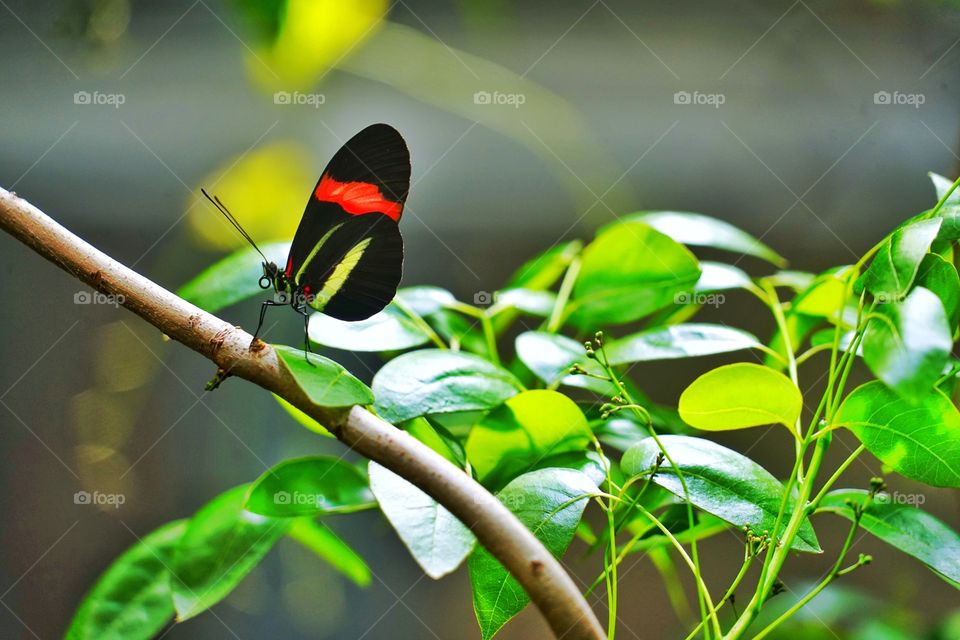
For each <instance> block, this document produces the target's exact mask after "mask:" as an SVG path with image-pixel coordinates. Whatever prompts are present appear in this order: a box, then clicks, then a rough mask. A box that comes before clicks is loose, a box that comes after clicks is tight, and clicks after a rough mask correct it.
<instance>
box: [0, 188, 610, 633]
mask: <svg viewBox="0 0 960 640" xmlns="http://www.w3.org/2000/svg"><path fill="white" fill-rule="evenodd" d="M0 227H2V228H3V229H4V230H5V231H6V232H8V233H9V234H10V235H12V236H14V237H15V238H17V239H18V240H20V241H21V242H23V243H24V244H26V245H28V246H29V247H31V248H32V249H33V250H34V251H36V252H37V253H39V254H40V255H41V256H43V257H44V258H46V259H47V260H50V261H51V262H53V263H54V264H56V265H57V266H59V267H60V268H61V269H63V270H64V271H66V272H68V273H70V274H72V275H74V276H75V277H77V278H78V279H80V280H81V281H83V282H85V283H87V284H88V285H90V286H91V287H93V288H95V289H97V290H99V291H101V292H103V293H106V294H111V295H115V296H118V299H121V300H123V301H124V302H123V305H124V306H125V307H126V308H127V309H129V310H130V311H133V312H134V313H135V314H137V315H138V316H140V317H141V318H143V319H144V320H146V321H147V322H149V323H150V324H152V325H153V326H154V327H156V328H157V329H159V330H160V331H162V332H163V333H164V334H166V335H168V336H169V337H171V338H173V339H174V340H176V341H178V342H180V343H182V344H183V345H185V346H187V347H189V348H190V349H193V350H194V351H196V352H197V353H199V354H201V355H203V356H205V357H206V358H208V359H210V360H211V361H213V362H214V363H215V364H216V365H217V366H218V367H219V368H221V369H224V370H226V371H229V372H230V374H231V375H233V376H237V377H240V378H244V379H246V380H249V381H250V382H252V383H254V384H256V385H258V386H260V387H263V388H264V389H266V390H268V391H272V392H273V393H275V394H277V395H278V396H280V397H282V398H284V399H286V400H287V401H288V402H290V403H291V404H293V405H294V406H296V407H298V408H299V409H301V410H302V411H304V412H305V413H307V414H308V415H310V416H311V417H313V418H314V419H316V420H317V421H319V422H320V423H321V424H323V425H324V426H326V427H327V428H328V429H329V430H330V431H331V432H332V433H333V434H334V435H335V436H336V437H337V438H338V439H340V441H342V442H343V443H344V444H346V445H347V446H348V447H350V448H352V449H353V450H355V451H357V452H359V453H360V454H362V455H363V456H365V457H367V458H369V459H371V460H374V461H376V462H378V463H379V464H381V465H383V466H384V467H386V468H388V469H390V470H391V471H393V472H394V473H397V474H398V475H400V476H402V477H404V478H406V479H407V480H409V481H410V482H412V483H413V484H415V485H416V486H417V487H419V488H420V489H421V490H422V491H424V492H426V493H428V494H429V495H430V496H432V497H433V498H434V499H435V500H437V502H439V503H440V504H442V505H443V506H444V507H446V508H447V509H448V510H449V511H450V512H451V513H453V514H454V515H455V516H457V518H459V519H460V520H461V522H463V523H464V524H465V525H466V526H468V527H469V528H470V530H471V531H473V533H474V534H475V535H476V536H477V539H478V540H479V541H480V543H481V544H483V546H485V547H486V548H487V549H488V550H489V551H490V553H492V554H493V555H494V556H495V557H496V558H497V559H498V560H499V561H500V562H501V563H502V564H503V566H504V567H506V569H507V570H508V571H510V573H511V574H513V576H514V577H515V578H516V579H517V580H518V581H519V582H520V584H521V585H522V586H523V588H524V589H525V590H526V592H527V593H528V594H529V595H530V598H531V600H532V601H533V602H534V604H536V606H537V608H538V609H539V610H540V612H541V613H542V614H543V616H544V617H545V618H546V620H547V623H548V624H549V625H550V628H551V629H552V630H553V632H554V634H555V635H556V636H557V637H558V638H559V637H562V638H567V639H571V640H580V639H583V640H600V639H602V638H605V637H606V634H605V633H604V631H603V629H602V628H601V627H600V623H599V622H598V621H597V618H596V616H595V615H594V613H593V611H592V610H591V609H590V606H589V605H588V604H587V602H586V600H585V599H584V598H583V596H582V595H581V593H580V591H579V589H577V586H576V585H575V584H574V582H573V580H572V579H571V578H570V576H569V575H568V574H567V573H566V572H565V571H564V569H563V567H562V566H561V565H560V563H559V562H558V561H557V560H556V559H555V558H554V557H553V556H552V555H551V554H550V552H549V551H547V550H546V549H545V548H544V546H543V545H542V544H541V543H540V542H539V541H538V540H537V539H536V538H535V537H534V536H533V534H532V533H531V532H530V531H529V530H528V529H527V528H526V527H524V526H523V524H521V523H520V521H519V520H517V518H516V517H515V516H514V515H513V514H512V513H511V512H510V511H509V510H508V509H507V508H506V507H504V506H503V504H501V503H500V502H499V501H498V500H497V499H496V498H495V497H494V496H493V495H491V494H490V493H489V492H487V491H486V490H485V489H484V488H483V487H481V486H480V485H479V484H477V483H476V482H475V481H474V480H473V479H471V478H470V477H469V476H468V475H467V474H466V473H464V472H463V471H462V470H460V469H458V468H457V467H455V466H454V465H452V464H451V463H449V462H448V461H447V460H445V459H444V458H443V457H442V456H440V455H439V454H437V453H435V452H434V451H433V450H432V449H430V448H429V447H427V446H425V445H424V444H422V443H421V442H420V441H418V440H416V439H415V438H413V437H412V436H410V435H408V434H407V433H406V432H404V431H402V430H400V429H397V428H396V427H394V426H393V425H391V424H388V423H386V422H384V421H383V420H381V419H380V418H378V417H377V416H375V415H373V414H372V413H370V412H369V411H367V410H366V409H364V408H363V407H359V406H355V407H351V408H347V409H329V408H323V407H317V406H315V405H313V404H312V403H311V402H310V401H309V400H308V399H307V398H306V396H305V395H304V394H303V392H302V391H301V390H300V388H299V386H298V385H297V384H296V382H295V381H294V380H293V378H292V377H291V375H290V374H289V372H287V370H286V368H284V367H283V366H282V365H281V364H280V362H279V361H278V359H277V355H276V352H275V351H274V350H273V349H272V348H270V347H269V346H266V347H264V348H263V349H262V350H260V351H256V352H252V351H250V350H249V349H248V346H249V345H250V340H251V336H250V334H248V333H247V332H245V331H243V330H242V329H239V328H237V327H234V326H232V325H230V324H228V323H226V322H224V321H223V320H221V319H219V318H217V317H215V316H213V315H211V314H209V313H206V312H205V311H203V310H201V309H199V308H197V307H195V306H194V305H192V304H190V303H188V302H187V301H186V300H183V299H182V298H180V297H178V296H176V295H174V294H173V293H171V292H169V291H167V290H166V289H164V288H163V287H161V286H159V285H158V284H156V283H154V282H152V281H151V280H149V279H147V278H145V277H144V276H142V275H140V274H139V273H136V272H134V271H132V270H131V269H128V268H127V267H125V266H124V265H122V264H120V263H119V262H117V261H116V260H114V259H113V258H111V257H110V256H108V255H106V254H105V253H103V252H101V251H99V250H97V249H96V248H94V247H93V246H91V245H90V244H88V243H87V242H85V241H84V240H82V239H81V238H79V237H77V236H75V235H74V234H72V233H70V232H69V231H68V230H67V229H65V228H63V227H62V226H60V225H59V224H58V223H57V222H56V221H54V220H53V219H52V218H50V217H49V216H47V215H46V214H44V213H43V212H42V211H40V210H39V209H37V208H36V207H34V206H33V205H31V204H30V203H29V202H27V201H25V200H23V199H22V198H20V197H18V196H16V195H15V194H13V193H11V192H9V191H6V190H5V189H3V188H0ZM119 296H123V297H122V298H119Z"/></svg>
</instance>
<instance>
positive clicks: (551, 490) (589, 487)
mask: <svg viewBox="0 0 960 640" xmlns="http://www.w3.org/2000/svg"><path fill="white" fill-rule="evenodd" d="M597 491H598V489H597V486H596V485H595V484H594V483H593V482H592V481H591V480H590V479H589V478H588V477H587V476H586V475H584V474H583V473H580V472H579V471H573V470H571V469H541V470H539V471H532V472H530V473H527V474H524V475H522V476H520V477H519V478H516V479H515V480H514V481H513V482H511V483H510V484H508V485H507V486H506V487H504V489H503V490H502V491H501V492H500V493H499V494H498V495H497V497H498V498H499V499H500V501H501V502H503V503H504V504H505V505H506V506H507V508H508V509H510V510H511V511H512V512H513V513H514V514H516V516H517V518H518V519H519V520H520V522H522V523H523V524H524V525H526V527H527V528H528V529H530V530H531V531H533V533H534V535H535V536H536V537H537V538H538V539H539V540H540V541H541V542H542V543H543V544H544V546H545V547H546V548H547V549H548V550H549V551H550V553H552V554H553V555H554V556H556V557H560V556H562V555H563V553H564V551H566V549H567V547H568V546H569V545H570V542H571V540H573V535H574V533H575V532H576V529H577V525H578V524H579V522H580V518H581V516H582V515H583V510H584V509H585V508H586V506H587V502H588V500H589V498H588V496H590V495H593V494H595V493H596V492H597ZM469 565H470V582H471V585H472V586H473V609H474V612H475V613H476V614H477V621H478V622H479V623H480V633H481V636H482V637H483V639H484V640H489V639H490V638H492V637H493V636H494V634H496V633H497V631H499V630H500V629H501V628H502V627H503V625H505V624H506V623H507V622H509V621H510V619H511V618H512V617H513V616H515V615H517V614H518V613H520V611H522V610H523V608H524V607H526V606H527V604H528V603H529V602H530V597H529V596H527V593H526V592H525V591H524V590H523V587H521V586H520V584H519V583H518V582H517V581H516V579H515V578H514V577H513V576H511V575H510V574H509V573H508V572H507V570H506V569H504V568H503V565H501V564H500V563H499V562H498V561H497V560H496V558H494V557H493V556H492V555H490V552H489V551H487V550H486V549H485V548H483V547H482V546H478V547H477V548H476V550H475V551H474V552H473V554H472V555H471V556H470V562H469Z"/></svg>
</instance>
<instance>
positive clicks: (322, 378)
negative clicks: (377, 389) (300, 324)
mask: <svg viewBox="0 0 960 640" xmlns="http://www.w3.org/2000/svg"><path fill="white" fill-rule="evenodd" d="M273 348H274V349H276V351H277V355H278V356H279V357H280V361H281V362H282V363H283V364H284V366H286V368H287V370H288V371H289V372H290V374H291V375H292V376H293V378H294V380H296V381H297V384H298V385H300V388H301V389H302V390H303V392H304V393H305V394H306V395H307V397H308V398H309V399H310V401H311V402H313V403H314V404H316V405H318V406H321V407H349V406H351V405H355V404H360V405H367V404H371V403H373V392H372V391H370V389H369V387H367V385H365V384H363V383H362V382H360V381H359V380H357V379H356V378H355V377H353V375H352V374H351V373H350V372H349V371H347V370H346V369H344V368H343V366H341V365H340V364H338V363H336V362H334V361H333V360H331V359H330V358H324V357H323V356H318V355H316V354H310V356H309V357H310V362H309V363H308V362H307V360H306V358H304V355H303V351H302V350H301V349H294V348H293V347H287V346H285V345H280V344H277V345H273Z"/></svg>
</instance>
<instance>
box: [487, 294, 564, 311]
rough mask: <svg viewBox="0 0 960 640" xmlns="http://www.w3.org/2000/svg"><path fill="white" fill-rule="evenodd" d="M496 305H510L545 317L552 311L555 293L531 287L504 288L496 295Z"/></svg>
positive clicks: (555, 297) (555, 299) (555, 298)
mask: <svg viewBox="0 0 960 640" xmlns="http://www.w3.org/2000/svg"><path fill="white" fill-rule="evenodd" d="M496 303H497V306H498V307H499V306H503V307H510V308H512V309H516V310H517V311H520V312H522V313H526V314H528V315H531V316H537V317H540V318H546V317H548V316H549V315H550V314H551V313H552V312H553V307H554V305H555V304H556V303H557V294H555V293H553V292H552V291H535V290H533V289H504V290H503V291H498V292H497V295H496Z"/></svg>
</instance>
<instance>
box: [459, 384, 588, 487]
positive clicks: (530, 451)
mask: <svg viewBox="0 0 960 640" xmlns="http://www.w3.org/2000/svg"><path fill="white" fill-rule="evenodd" d="M590 435H591V434H590V427H589V425H588V424H587V419H586V417H584V415H583V412H582V411H581V410H580V407H578V406H577V405H576V403H575V402H574V401H573V400H571V399H570V398H568V397H566V396H565V395H563V394H561V393H557V392H556V391H545V390H534V391H524V392H523V393H521V394H519V395H516V396H514V397H513V398H510V399H509V400H507V401H506V402H504V403H503V404H502V405H501V406H499V407H497V408H496V409H494V410H493V411H491V412H490V413H488V414H487V415H486V416H485V417H484V418H483V420H481V421H480V423H479V424H477V425H476V426H474V427H473V429H472V430H471V431H470V436H469V438H467V459H468V460H469V461H470V464H471V465H473V469H474V471H475V472H476V474H477V477H478V478H479V479H480V481H481V482H483V483H484V484H487V485H488V486H492V487H495V488H496V487H502V486H504V485H505V484H507V483H508V482H509V481H510V480H512V479H513V478H515V477H517V476H518V475H520V474H521V473H523V472H525V471H527V470H529V469H530V468H531V467H532V466H533V465H534V464H536V463H537V462H539V461H540V460H542V459H543V458H545V457H547V456H550V455H556V454H559V453H564V452H567V451H583V450H585V449H586V448H587V446H588V445H589V443H590Z"/></svg>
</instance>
